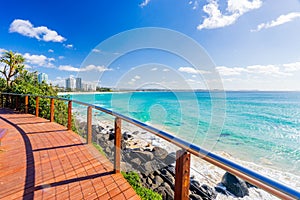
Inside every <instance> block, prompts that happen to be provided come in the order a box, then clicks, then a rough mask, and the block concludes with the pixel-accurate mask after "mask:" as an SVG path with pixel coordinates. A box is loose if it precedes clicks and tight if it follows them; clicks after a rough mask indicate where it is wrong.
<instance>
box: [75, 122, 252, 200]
mask: <svg viewBox="0 0 300 200" xmlns="http://www.w3.org/2000/svg"><path fill="white" fill-rule="evenodd" d="M79 126H80V128H79V129H78V130H79V132H80V134H81V135H83V137H85V134H84V133H85V132H86V129H87V126H86V123H84V122H81V123H79ZM139 134H144V132H139V131H134V132H132V133H129V132H127V131H126V132H124V133H123V134H122V141H121V149H122V151H121V153H122V161H121V169H122V171H136V172H138V173H139V176H140V178H141V181H142V184H143V185H144V186H145V187H147V188H149V189H152V190H153V191H156V192H158V193H159V194H161V195H162V196H163V199H174V187H175V152H171V153H169V152H168V151H167V150H165V149H164V148H161V147H157V146H151V145H150V144H149V143H148V144H147V145H145V146H142V147H141V145H139V144H138V142H137V141H134V138H135V137H137V136H138V135H139ZM92 135H93V136H92V140H93V142H95V143H97V144H99V145H100V146H101V147H102V149H103V151H104V152H105V154H106V156H107V158H108V159H109V160H110V161H111V162H113V159H114V148H115V147H114V129H113V128H111V127H109V126H106V127H101V126H95V125H93V127H92ZM132 146H133V147H132ZM247 186H248V187H253V186H252V185H251V184H247V183H246V182H245V181H243V180H241V179H239V178H237V177H235V176H233V175H232V174H230V173H228V172H227V173H225V174H224V176H223V178H222V182H221V183H219V184H218V185H216V187H215V188H212V187H210V186H208V185H205V184H201V183H200V182H199V181H197V180H196V179H195V178H194V177H191V179H190V196H189V197H190V199H192V200H211V199H215V198H216V197H217V194H218V192H221V193H223V194H226V195H231V196H234V197H244V196H246V195H248V194H249V191H248V188H247Z"/></svg>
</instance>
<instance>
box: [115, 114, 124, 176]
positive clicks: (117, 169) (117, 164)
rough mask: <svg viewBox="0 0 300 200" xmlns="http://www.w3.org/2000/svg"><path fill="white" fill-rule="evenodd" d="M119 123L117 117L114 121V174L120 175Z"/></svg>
mask: <svg viewBox="0 0 300 200" xmlns="http://www.w3.org/2000/svg"><path fill="white" fill-rule="evenodd" d="M121 122H122V120H121V119H120V118H118V117H116V119H115V159H114V172H115V173H120V163H121V139H122V134H121Z"/></svg>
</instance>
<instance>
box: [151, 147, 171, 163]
mask: <svg viewBox="0 0 300 200" xmlns="http://www.w3.org/2000/svg"><path fill="white" fill-rule="evenodd" d="M153 153H154V156H155V158H157V159H160V160H163V159H165V158H166V157H167V156H168V152H167V151H166V150H165V149H163V148H161V147H154V148H153Z"/></svg>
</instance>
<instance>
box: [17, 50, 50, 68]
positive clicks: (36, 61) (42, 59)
mask: <svg viewBox="0 0 300 200" xmlns="http://www.w3.org/2000/svg"><path fill="white" fill-rule="evenodd" d="M23 57H24V58H25V62H26V63H27V64H30V65H37V66H40V67H48V68H54V65H53V63H52V62H53V61H55V59H54V58H48V57H46V56H44V55H31V54H30V53H25V54H24V55H23Z"/></svg>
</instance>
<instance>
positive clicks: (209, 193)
mask: <svg viewBox="0 0 300 200" xmlns="http://www.w3.org/2000/svg"><path fill="white" fill-rule="evenodd" d="M200 190H201V191H202V193H204V194H205V195H206V198H204V197H202V199H204V200H210V199H215V198H216V197H217V193H216V191H215V190H214V189H213V188H211V187H209V186H208V185H205V184H203V185H201V187H200Z"/></svg>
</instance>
